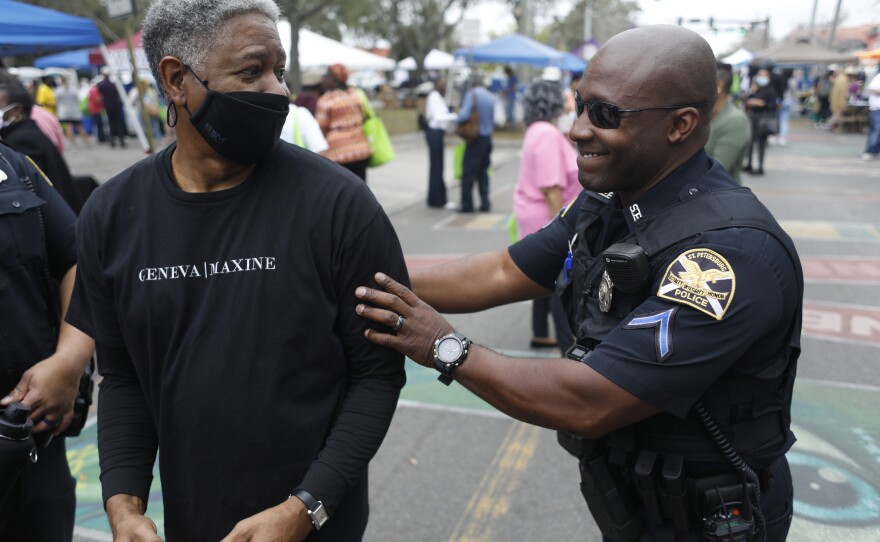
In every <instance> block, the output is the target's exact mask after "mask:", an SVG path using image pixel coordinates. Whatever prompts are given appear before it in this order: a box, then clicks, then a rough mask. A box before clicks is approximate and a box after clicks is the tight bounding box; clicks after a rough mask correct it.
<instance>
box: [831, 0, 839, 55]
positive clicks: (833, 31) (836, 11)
mask: <svg viewBox="0 0 880 542" xmlns="http://www.w3.org/2000/svg"><path fill="white" fill-rule="evenodd" d="M840 3H841V0H837V7H836V8H834V22H833V23H831V34H829V36H828V48H829V49H833V48H834V35H835V34H836V33H837V23H838V22H839V21H840Z"/></svg>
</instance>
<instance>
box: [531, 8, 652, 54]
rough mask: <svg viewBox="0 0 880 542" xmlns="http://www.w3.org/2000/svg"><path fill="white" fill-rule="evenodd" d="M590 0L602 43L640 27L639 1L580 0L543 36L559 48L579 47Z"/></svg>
mask: <svg viewBox="0 0 880 542" xmlns="http://www.w3.org/2000/svg"><path fill="white" fill-rule="evenodd" d="M532 1H534V0H532ZM587 1H589V2H592V3H593V39H594V40H596V41H598V42H599V43H605V42H606V41H608V40H609V39H610V38H611V37H612V36H614V35H615V34H619V33H620V32H623V31H624V30H628V29H630V28H634V27H635V26H636V21H635V16H636V15H637V14H638V12H639V11H641V9H640V8H639V4H638V2H636V1H635V0H579V1H578V2H576V3H575V4H574V7H573V8H572V10H571V11H570V12H569V13H568V15H566V16H565V17H564V18H562V19H557V20H555V21H553V23H551V24H550V25H549V26H547V27H546V28H544V29H543V30H542V31H541V32H540V33H539V38H541V37H543V38H544V40H543V41H550V42H555V45H556V47H557V48H559V49H564V50H570V49H573V48H575V47H577V46H578V44H580V43H581V42H582V41H583V39H584V8H585V7H586V4H585V2H587Z"/></svg>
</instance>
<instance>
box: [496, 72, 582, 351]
mask: <svg viewBox="0 0 880 542" xmlns="http://www.w3.org/2000/svg"><path fill="white" fill-rule="evenodd" d="M524 106H525V107H524V109H525V115H524V121H525V125H526V132H525V138H524V139H523V147H522V161H521V163H520V170H519V182H518V183H517V185H516V188H515V189H514V193H513V214H514V216H515V217H516V225H517V233H518V236H519V238H520V239H522V238H523V237H525V236H526V235H529V234H531V233H534V232H536V231H538V230H539V229H541V227H542V226H544V224H547V223H548V222H550V220H551V219H552V218H553V217H554V216H556V214H557V213H559V212H560V211H561V210H562V208H563V206H564V205H566V204H567V203H569V202H571V201H572V200H574V198H575V197H576V196H577V195H578V193H580V191H581V189H582V188H581V185H580V183H579V182H578V179H577V154H576V153H575V150H574V146H573V145H572V143H571V141H569V139H568V137H566V135H565V134H563V133H562V132H561V131H560V130H559V128H557V126H556V120H557V118H558V117H559V116H560V115H561V114H562V112H563V101H562V88H561V87H560V86H559V84H558V83H556V82H553V81H539V82H536V83H533V84H532V85H531V86H530V87H529V89H528V91H526V95H525V100H524ZM550 313H552V315H553V324H554V326H555V328H556V338H555V339H554V338H553V337H551V336H550V334H549V328H548V326H547V316H548V314H550ZM572 342H573V339H572V334H571V330H570V329H569V326H568V321H567V320H566V318H565V313H564V311H563V309H562V303H561V302H560V301H559V298H557V297H556V296H549V297H544V298H541V299H537V300H535V301H534V302H533V305H532V340H531V344H530V345H531V346H532V347H556V346H558V347H559V348H561V349H562V351H563V352H565V351H566V350H567V349H568V348H569V347H570V346H571V345H572Z"/></svg>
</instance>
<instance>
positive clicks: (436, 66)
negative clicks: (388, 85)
mask: <svg viewBox="0 0 880 542" xmlns="http://www.w3.org/2000/svg"><path fill="white" fill-rule="evenodd" d="M457 65H461V66H464V65H465V63H464V60H458V61H456V59H455V57H454V56H452V55H451V54H449V53H447V52H444V51H441V50H440V49H431V51H430V52H429V53H428V54H427V56H425V69H426V70H448V69H450V68H454V67H455V66H457ZM417 67H418V66H416V59H414V58H413V57H411V56H410V57H406V58H404V59H403V60H401V61H400V62H398V63H397V69H398V70H414V69H416V68H417Z"/></svg>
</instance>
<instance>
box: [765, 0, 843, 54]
mask: <svg viewBox="0 0 880 542" xmlns="http://www.w3.org/2000/svg"><path fill="white" fill-rule="evenodd" d="M838 1H840V0H838ZM767 47H770V17H767V18H766V19H764V49H766V48H767Z"/></svg>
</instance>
